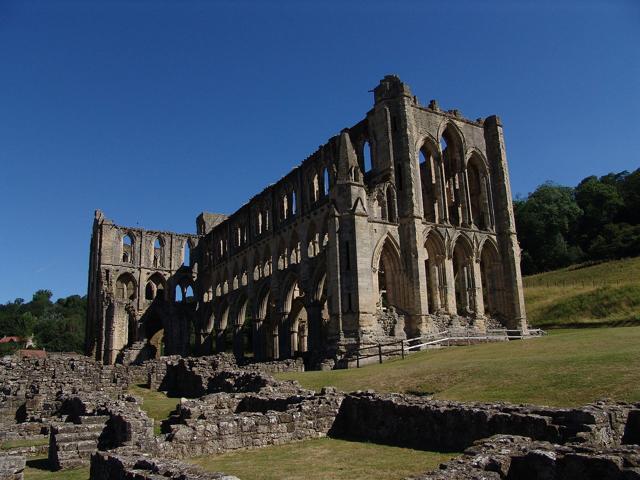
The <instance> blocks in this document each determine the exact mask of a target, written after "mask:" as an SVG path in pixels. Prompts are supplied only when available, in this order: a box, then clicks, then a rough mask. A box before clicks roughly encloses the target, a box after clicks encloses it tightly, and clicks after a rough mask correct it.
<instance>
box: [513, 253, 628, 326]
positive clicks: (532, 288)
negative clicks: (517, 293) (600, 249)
mask: <svg viewBox="0 0 640 480" xmlns="http://www.w3.org/2000/svg"><path fill="white" fill-rule="evenodd" d="M524 285H525V300H526V306H527V317H528V319H529V323H530V324H531V325H532V326H534V327H539V328H566V327H583V326H587V327H595V326H600V327H603V326H609V327H611V326H629V325H640V257H637V258H631V259H624V260H616V261H612V262H606V263H600V264H597V265H577V266H573V267H569V268H565V269H562V270H555V271H553V272H547V273H541V274H538V275H532V276H529V277H525V279H524Z"/></svg>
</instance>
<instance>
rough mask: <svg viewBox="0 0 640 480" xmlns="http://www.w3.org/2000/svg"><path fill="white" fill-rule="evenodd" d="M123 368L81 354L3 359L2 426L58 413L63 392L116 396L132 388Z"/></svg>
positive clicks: (0, 373)
mask: <svg viewBox="0 0 640 480" xmlns="http://www.w3.org/2000/svg"><path fill="white" fill-rule="evenodd" d="M129 378H130V374H129V371H128V369H127V368H126V367H124V366H122V365H101V364H99V363H97V362H95V361H93V360H91V359H90V358H87V357H84V356H82V355H68V354H49V355H48V356H47V357H46V358H22V359H18V358H17V357H4V358H2V359H0V385H1V386H0V423H15V422H16V421H19V422H24V421H27V420H30V421H31V420H36V421H37V420H39V419H41V418H43V417H45V418H46V417H50V416H52V415H54V414H55V412H56V410H57V409H58V407H59V402H58V400H57V396H58V395H59V394H61V393H65V394H73V393H80V392H88V393H95V392H101V393H104V394H105V395H109V396H117V395H119V394H120V393H122V392H124V391H126V389H127V388H128V386H129Z"/></svg>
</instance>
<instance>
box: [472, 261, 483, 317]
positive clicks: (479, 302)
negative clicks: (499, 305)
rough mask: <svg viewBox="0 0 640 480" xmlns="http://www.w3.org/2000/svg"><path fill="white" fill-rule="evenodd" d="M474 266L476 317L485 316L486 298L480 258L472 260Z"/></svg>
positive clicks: (473, 292)
mask: <svg viewBox="0 0 640 480" xmlns="http://www.w3.org/2000/svg"><path fill="white" fill-rule="evenodd" d="M471 265H472V268H473V289H472V294H473V304H474V305H475V311H476V317H479V318H481V317H484V299H483V297H482V270H481V269H480V258H476V259H474V260H472V261H471Z"/></svg>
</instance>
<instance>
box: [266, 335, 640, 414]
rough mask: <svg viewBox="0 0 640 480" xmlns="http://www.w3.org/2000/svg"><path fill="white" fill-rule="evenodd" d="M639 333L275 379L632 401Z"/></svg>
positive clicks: (461, 396) (548, 340) (542, 341)
mask: <svg viewBox="0 0 640 480" xmlns="http://www.w3.org/2000/svg"><path fill="white" fill-rule="evenodd" d="M639 365H640V327H620V328H598V329H575V330H556V331H552V333H551V334H550V335H547V336H545V337H542V338H535V339H531V340H525V341H511V342H504V343H490V344H481V345H472V346H464V347H451V348H443V349H439V350H429V351H424V352H418V353H414V354H412V355H410V356H409V357H407V358H406V359H405V360H400V359H398V360H390V361H388V362H385V363H383V364H382V365H379V364H375V365H369V366H366V367H363V368H360V369H355V368H354V369H349V370H333V371H328V372H317V371H316V372H303V373H282V374H278V375H276V377H277V378H280V379H295V380H298V381H300V383H301V384H302V385H303V386H305V387H307V388H311V389H315V390H319V389H320V388H321V387H323V386H326V385H331V386H335V387H337V388H338V389H340V390H344V391H353V390H367V389H373V390H376V391H379V392H406V393H420V394H434V397H435V398H442V399H451V400H460V401H485V402H490V401H499V400H502V401H509V402H515V403H536V404H541V405H555V406H577V405H583V404H585V403H588V402H591V401H594V400H597V399H600V398H604V397H608V398H613V399H616V400H627V401H640V368H638V366H639Z"/></svg>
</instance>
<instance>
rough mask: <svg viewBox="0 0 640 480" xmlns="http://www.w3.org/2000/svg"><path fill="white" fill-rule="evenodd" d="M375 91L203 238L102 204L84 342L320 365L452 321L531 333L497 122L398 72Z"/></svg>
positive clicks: (203, 226) (101, 355)
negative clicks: (440, 101) (138, 220)
mask: <svg viewBox="0 0 640 480" xmlns="http://www.w3.org/2000/svg"><path fill="white" fill-rule="evenodd" d="M373 93H374V106H373V108H372V109H371V110H370V111H369V112H367V114H366V117H365V118H364V119H363V120H362V121H360V122H358V123H357V124H356V125H354V126H352V127H350V128H346V129H344V130H342V131H341V132H340V134H339V135H337V136H335V137H333V138H331V139H330V140H329V141H328V142H327V143H326V144H324V145H322V146H320V147H319V149H318V150H317V151H316V152H315V153H314V154H313V155H311V156H310V157H309V158H307V159H306V160H305V161H304V162H302V164H301V165H299V166H298V167H296V168H295V169H293V170H292V171H291V172H290V173H289V174H287V175H286V176H285V177H283V178H282V179H281V180H279V181H278V182H277V183H275V184H274V185H271V186H269V187H267V188H266V189H265V190H263V191H262V192H260V193H259V194H258V195H256V196H254V197H253V198H252V199H251V200H250V201H249V202H247V203H246V204H245V205H243V206H242V207H241V208H240V209H239V210H237V211H236V212H235V213H233V214H231V215H230V216H228V217H227V216H224V215H217V214H210V213H203V214H201V215H200V216H199V217H198V218H197V221H196V223H197V234H196V235H188V234H176V233H170V232H157V231H149V230H143V229H140V228H129V227H121V226H117V225H115V224H113V223H112V222H111V221H109V220H107V219H106V218H105V217H104V216H103V214H102V213H101V212H97V213H96V217H95V221H94V226H93V235H92V240H91V255H90V267H89V292H88V296H89V312H88V318H87V353H89V354H90V355H92V356H94V357H95V358H96V359H98V360H100V361H102V362H104V363H108V364H109V363H113V362H116V361H122V362H124V363H128V362H132V361H136V360H138V361H139V360H144V359H145V358H150V357H154V356H157V355H160V354H161V353H164V354H167V355H173V354H179V355H183V356H184V355H194V354H195V355H200V354H208V353H211V352H212V351H218V352H222V351H233V352H234V353H235V354H236V356H237V357H238V358H242V357H244V356H247V357H252V358H253V359H257V360H270V359H285V358H291V357H296V356H301V357H304V358H305V362H306V363H307V365H308V366H311V367H317V366H319V365H320V364H322V363H323V362H324V365H327V364H330V365H338V366H339V365H341V362H343V361H344V359H345V358H346V357H348V355H349V352H351V351H353V350H354V349H356V348H358V347H359V346H363V345H370V344H373V343H377V342H385V341H390V340H394V339H396V340H397V339H401V338H412V337H417V336H420V335H423V334H426V333H429V332H433V331H437V330H441V329H443V328H450V327H456V326H464V327H467V328H468V327H472V328H474V329H475V330H477V331H479V332H482V331H484V330H485V329H487V328H489V327H495V326H502V327H505V328H509V329H514V330H519V331H521V332H522V333H524V334H526V332H527V323H526V314H525V307H524V299H523V289H522V279H521V274H520V249H519V246H518V242H517V238H516V229H515V222H514V216H513V208H512V195H511V189H510V185H509V174H508V169H507V160H506V152H505V144H504V137H503V130H502V125H501V122H500V120H499V118H498V117H496V116H491V117H488V118H486V119H484V120H482V119H479V120H477V121H471V120H468V119H465V118H463V117H462V116H461V115H460V113H459V112H458V111H457V110H452V111H442V110H440V109H439V107H438V105H437V104H436V102H435V101H432V102H431V103H430V104H429V106H422V105H420V104H419V102H418V100H417V99H416V97H414V96H413V95H412V93H411V91H410V89H409V87H408V86H407V85H406V84H404V83H403V82H401V81H400V79H398V78H397V77H395V76H387V77H385V78H384V79H383V80H382V81H381V82H380V84H379V85H378V86H377V87H376V88H375V89H374V92H373Z"/></svg>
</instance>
